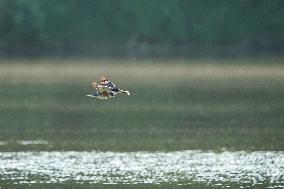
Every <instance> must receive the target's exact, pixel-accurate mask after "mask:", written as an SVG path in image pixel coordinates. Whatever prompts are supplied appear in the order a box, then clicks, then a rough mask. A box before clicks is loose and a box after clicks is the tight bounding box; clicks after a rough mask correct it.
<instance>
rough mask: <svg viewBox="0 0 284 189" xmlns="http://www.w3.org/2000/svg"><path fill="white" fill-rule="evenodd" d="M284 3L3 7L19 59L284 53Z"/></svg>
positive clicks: (100, 0)
mask: <svg viewBox="0 0 284 189" xmlns="http://www.w3.org/2000/svg"><path fill="white" fill-rule="evenodd" d="M283 7H284V3H283V1H282V0H274V1H267V0H258V1H254V0H247V1H238V0H237V1H232V0H230V1H227V0H217V1H213V2H212V1H210V0H193V1H187V0H147V1H140V0H121V1H116V0H69V1H57V0H41V1H37V0H13V1H10V0H1V2H0V11H1V15H0V50H1V54H2V55H3V54H6V55H9V56H11V55H12V56H13V55H38V54H45V55H46V54H55V55H66V54H67V55H75V54H81V55H82V54H88V55H94V54H93V53H96V54H99V55H104V56H107V57H109V56H114V55H128V56H131V55H132V54H133V53H134V54H135V53H136V55H137V56H139V55H141V54H142V55H144V54H145V55H148V56H151V55H155V53H157V54H161V55H164V56H166V55H167V53H171V55H175V56H179V55H191V56H193V55H195V56H196V54H197V53H198V55H206V54H210V53H213V54H214V52H215V53H216V52H218V49H219V48H220V49H219V50H220V51H222V53H223V55H234V54H245V55H247V54H253V53H257V52H258V53H260V52H263V51H265V52H266V53H267V52H268V53H274V54H281V50H282V51H283V40H284V38H283V33H284V24H283V23H284V21H283V18H284V15H283V14H284V13H283Z"/></svg>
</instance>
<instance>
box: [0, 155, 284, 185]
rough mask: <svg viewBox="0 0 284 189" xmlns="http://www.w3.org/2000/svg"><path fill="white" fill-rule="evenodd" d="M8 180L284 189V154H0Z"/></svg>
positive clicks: (1, 172) (0, 165) (4, 177)
mask: <svg viewBox="0 0 284 189" xmlns="http://www.w3.org/2000/svg"><path fill="white" fill-rule="evenodd" d="M0 179H1V180H4V181H6V182H9V183H14V184H21V183H65V182H70V181H71V182H78V183H102V184H138V183H151V184H161V183H176V184H185V185H186V184H192V183H196V182H198V183H206V184H209V185H215V186H224V187H225V186H229V185H228V183H231V184H237V185H239V186H240V187H249V186H254V185H262V184H265V185H267V186H269V187H271V188H278V187H284V152H283V151H279V152H274V151H256V152H245V151H236V152H222V153H215V152H211V151H199V150H194V151H193V150H188V151H175V152H121V153H119V152H100V151H89V152H87V151H86V152H76V151H64V152H63V151H54V152H45V151H42V152H32V151H28V152H1V153H0Z"/></svg>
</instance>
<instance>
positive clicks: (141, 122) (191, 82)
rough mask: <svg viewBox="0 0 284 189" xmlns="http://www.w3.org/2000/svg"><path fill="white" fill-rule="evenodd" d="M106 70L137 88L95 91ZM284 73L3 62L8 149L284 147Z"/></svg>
mask: <svg viewBox="0 0 284 189" xmlns="http://www.w3.org/2000/svg"><path fill="white" fill-rule="evenodd" d="M91 62H93V63H94V64H91ZM58 63H61V64H58ZM105 73H106V74H108V75H109V76H110V78H111V79H112V80H113V81H115V83H116V84H117V85H118V86H119V87H120V88H125V89H129V90H130V91H131V92H132V94H133V95H132V96H126V95H125V96H124V95H119V96H117V98H114V99H111V100H107V101H103V100H101V101H100V100H96V99H91V98H87V97H85V95H86V94H89V93H91V92H92V88H91V87H90V86H89V85H88V84H89V82H90V81H91V80H92V79H95V78H98V77H99V75H100V74H105ZM283 76H284V68H283V66H281V65H277V64H276V63H275V64H271V65H270V66H266V65H261V66H257V65H254V64H246V65H241V64H238V65H234V64H229V65H225V64H223V62H220V64H215V65H214V67H212V66H210V65H209V64H207V63H202V62H198V61H189V62H183V61H180V62H175V64H171V63H170V62H168V63H167V66H162V64H160V62H155V63H153V64H150V63H147V61H144V62H140V64H139V63H138V64H129V63H128V62H125V63H119V62H118V63H115V62H113V61H106V60H105V61H80V64H75V63H74V62H72V61H70V62H68V61H65V62H52V63H51V62H50V63H48V61H35V62H34V63H30V64H27V63H26V64H15V63H14V64H12V63H11V62H9V63H7V64H5V63H2V64H1V66H0V81H1V82H0V88H1V90H0V104H1V106H0V114H1V119H0V131H1V132H0V141H2V142H3V141H4V142H6V143H7V144H6V145H0V150H1V151H15V150H16V151H17V150H20V151H21V150H33V149H34V150H79V151H80V150H103V151H140V150H147V151H171V150H186V149H203V150H216V151H220V150H224V149H227V150H283V146H284V140H283V138H284V136H283V135H284V132H283V129H284V128H283V123H284V116H283V115H284V108H283V107H284V104H283V95H284V88H283V86H284V85H283V82H284V78H283ZM39 139H41V140H47V141H48V145H20V144H19V143H17V141H19V140H39Z"/></svg>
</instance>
